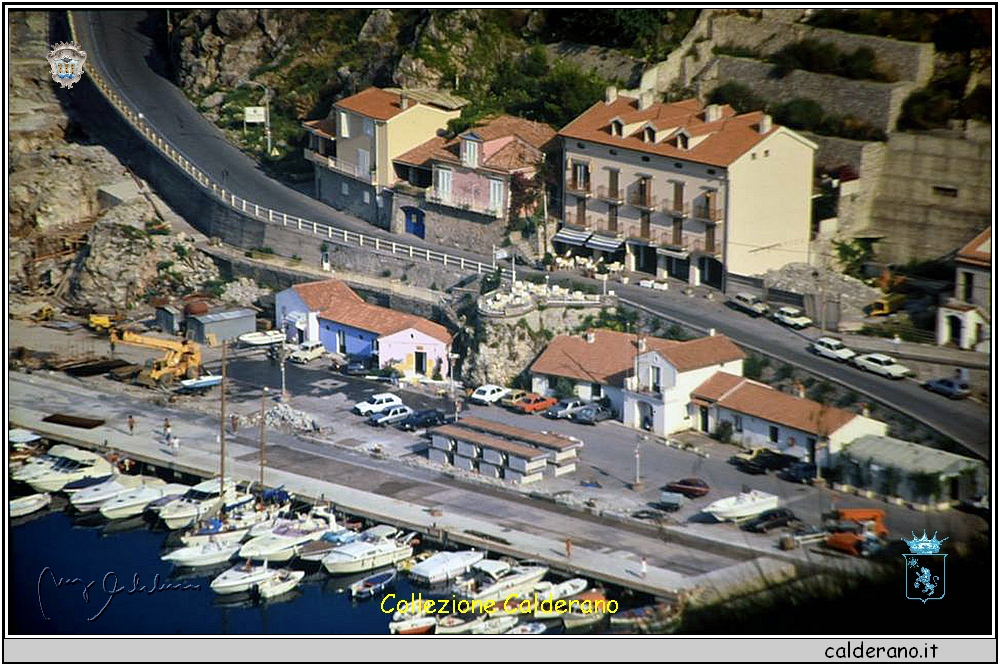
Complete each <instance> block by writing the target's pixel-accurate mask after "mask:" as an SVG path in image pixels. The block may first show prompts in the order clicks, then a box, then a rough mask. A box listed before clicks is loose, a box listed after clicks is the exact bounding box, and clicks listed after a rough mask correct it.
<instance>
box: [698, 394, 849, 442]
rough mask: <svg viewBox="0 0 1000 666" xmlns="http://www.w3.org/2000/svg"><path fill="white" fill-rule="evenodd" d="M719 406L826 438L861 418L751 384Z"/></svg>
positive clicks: (725, 399) (720, 401) (727, 397)
mask: <svg viewBox="0 0 1000 666" xmlns="http://www.w3.org/2000/svg"><path fill="white" fill-rule="evenodd" d="M702 386H704V384H703V385H702ZM699 388H701V387H699ZM716 404H717V405H718V406H720V407H725V408H726V409H731V410H733V411H734V412H740V413H742V414H746V415H748V416H755V417H757V418H759V419H763V420H765V421H770V422H772V423H778V424H781V425H784V426H788V427H789V428H795V429H796V430H801V431H803V432H808V433H812V434H815V435H819V436H823V437H825V436H828V435H830V434H832V433H834V432H836V431H837V430H839V429H840V428H841V427H842V426H844V425H846V424H847V423H848V422H849V421H851V420H852V419H853V418H854V417H856V416H857V414H854V413H852V412H848V411H846V410H843V409H839V408H837V407H827V406H824V405H821V404H820V403H818V402H814V401H812V400H807V399H806V398H797V397H795V396H793V395H789V394H787V393H782V392H781V391H777V390H775V389H773V388H771V387H769V386H764V385H763V384H758V383H757V382H751V381H747V382H744V383H743V384H740V385H739V386H737V387H736V389H735V390H733V391H730V392H729V393H728V395H725V396H724V397H723V398H722V399H721V400H719V401H718V402H717V403H716Z"/></svg>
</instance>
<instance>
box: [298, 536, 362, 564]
mask: <svg viewBox="0 0 1000 666" xmlns="http://www.w3.org/2000/svg"><path fill="white" fill-rule="evenodd" d="M360 536H361V533H360V532H355V531H354V530H349V529H346V528H345V529H342V530H331V531H328V532H324V533H323V536H321V537H320V538H319V539H317V540H316V541H313V542H312V543H307V544H306V545H304V546H302V547H301V548H299V559H300V560H302V561H303V562H321V561H322V560H323V558H324V557H326V556H327V555H329V554H330V552H331V551H333V550H334V549H335V548H339V547H340V546H343V545H344V544H348V543H351V542H352V541H357V540H358V538H360Z"/></svg>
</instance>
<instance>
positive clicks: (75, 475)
mask: <svg viewBox="0 0 1000 666" xmlns="http://www.w3.org/2000/svg"><path fill="white" fill-rule="evenodd" d="M22 469H23V468H22ZM110 474H111V463H109V462H108V461H107V460H105V459H104V458H103V457H102V456H101V455H99V454H97V453H94V452H92V451H84V450H82V449H76V450H75V451H71V452H67V453H66V454H65V455H64V456H62V457H61V458H60V459H59V460H57V461H56V462H55V463H54V464H53V465H51V466H50V467H47V468H43V469H41V470H39V471H38V472H37V473H36V474H33V475H31V476H30V478H27V479H24V481H25V482H26V483H27V484H28V485H30V486H31V487H32V488H34V489H35V490H36V491H37V492H49V493H51V492H55V491H57V490H62V489H63V488H64V487H65V486H66V485H67V484H71V483H74V482H77V481H83V480H85V479H99V478H100V477H108V476H110Z"/></svg>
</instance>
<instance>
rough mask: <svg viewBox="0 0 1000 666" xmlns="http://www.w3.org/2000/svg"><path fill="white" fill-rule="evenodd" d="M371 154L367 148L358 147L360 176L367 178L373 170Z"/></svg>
mask: <svg viewBox="0 0 1000 666" xmlns="http://www.w3.org/2000/svg"><path fill="white" fill-rule="evenodd" d="M371 163H372V162H371V155H370V154H369V152H368V151H367V150H364V149H362V148H358V176H360V177H361V178H367V177H368V174H369V173H370V172H371Z"/></svg>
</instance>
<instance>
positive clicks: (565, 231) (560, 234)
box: [552, 227, 592, 246]
mask: <svg viewBox="0 0 1000 666" xmlns="http://www.w3.org/2000/svg"><path fill="white" fill-rule="evenodd" d="M591 233H592V232H590V231H587V230H586V229H571V228H569V227H563V228H562V229H560V230H559V231H557V232H556V235H555V236H553V237H552V242H553V243H565V244H566V245H580V246H582V245H584V244H585V243H586V242H587V239H588V238H590V234H591Z"/></svg>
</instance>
